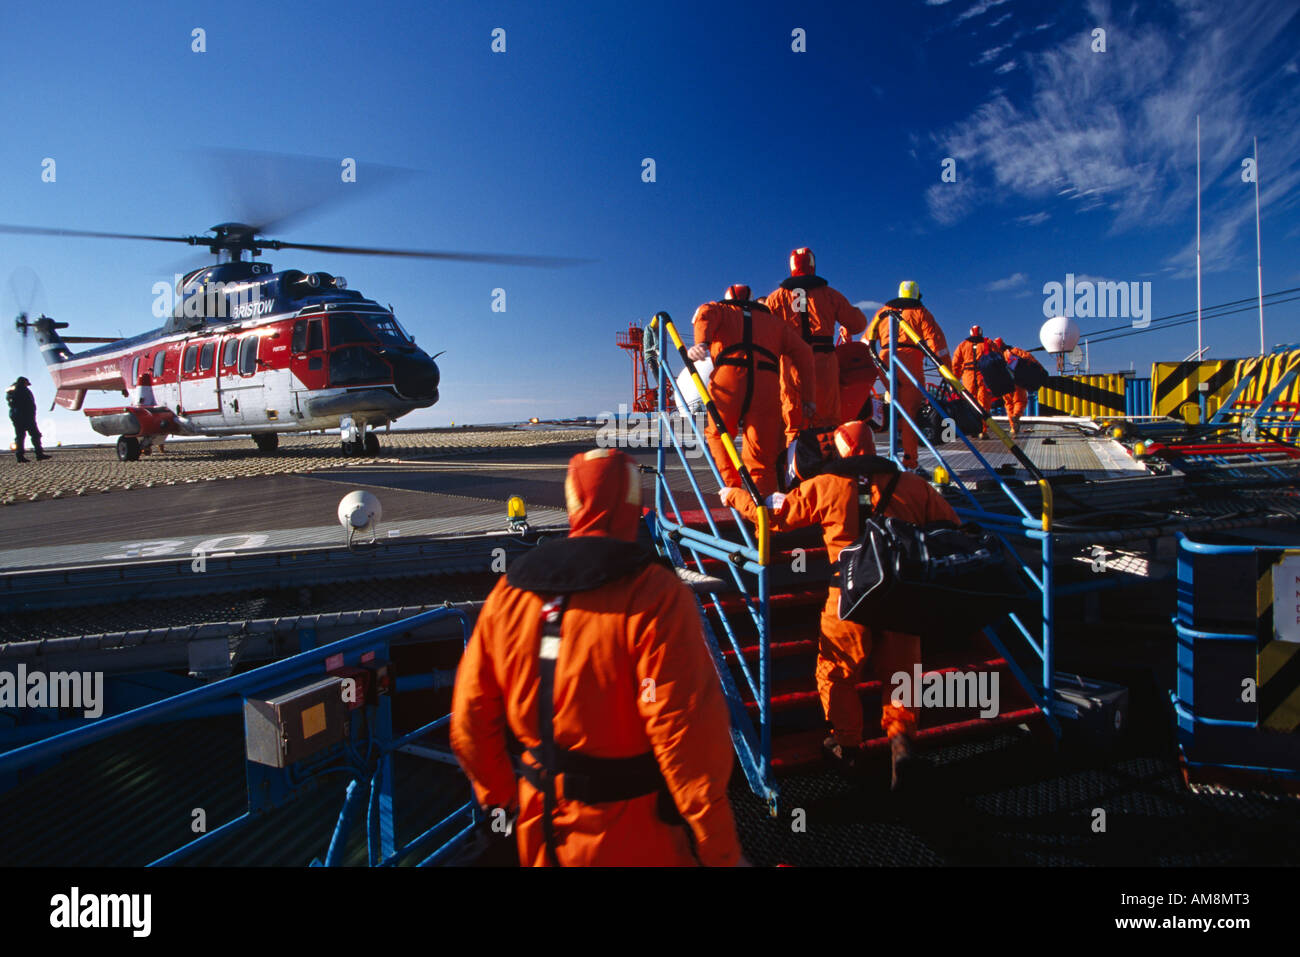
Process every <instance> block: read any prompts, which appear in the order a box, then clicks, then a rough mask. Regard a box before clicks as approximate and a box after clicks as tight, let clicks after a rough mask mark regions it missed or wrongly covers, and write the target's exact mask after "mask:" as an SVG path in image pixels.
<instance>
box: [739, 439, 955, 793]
mask: <svg viewBox="0 0 1300 957" xmlns="http://www.w3.org/2000/svg"><path fill="white" fill-rule="evenodd" d="M834 444H835V449H836V451H837V452H838V454H839V456H840V457H841V458H842V459H845V460H855V459H856V460H858V462H857V463H853V464H855V465H856V467H855V468H853V469H852V470H851V471H852V473H853V474H849V475H836V474H828V473H823V474H821V475H815V476H813V477H812V478H810V479H808V480H806V481H804V482H802V483H801V484H800V485H798V486H797V487H796V488H794V489H793V490H791V491H790V493H789V494H787V495H784V496H782V495H774V496H772V497H771V498H770V499H769V505H770V506H771V508H772V509H773V512H772V529H773V530H774V531H787V530H790V529H795V528H803V527H805V526H808V525H820V526H821V529H822V538H823V540H824V541H825V543H826V551H827V554H828V557H829V558H830V561H831V564H832V565H834V563H835V561H836V559H838V558H839V554H840V552H841V551H842V550H843V549H844V548H845V547H846V546H848V545H851V544H853V542H854V541H855V540H856V539H857V537H858V535H859V534H860V531H861V514H862V509H861V506H860V502H861V503H862V505H865V501H866V498H865V497H866V496H867V495H870V502H871V507H872V508H874V507H875V506H876V505H877V504H878V503H879V502H880V498H881V494H882V491H883V489H884V488H886V487H887V486H888V485H889V482H890V480H891V479H892V478H893V477H894V476H895V475H898V484H897V485H896V486H895V488H894V493H893V496H892V497H891V498H890V500H889V502H888V503H887V504H886V506H885V509H884V514H885V515H886V516H894V517H897V518H900V519H903V520H904V521H908V522H913V523H915V524H918V525H921V524H925V523H927V522H938V521H949V522H954V523H956V522H957V514H956V513H955V512H954V511H953V510H952V506H950V505H949V504H948V503H947V502H945V501H944V500H943V497H942V496H940V495H939V493H938V492H936V491H935V490H934V489H933V488H932V487H931V486H930V484H929V483H928V482H926V481H925V480H924V479H923V478H921V477H920V476H918V475H913V474H911V473H908V472H903V473H901V474H900V473H898V468H897V466H896V465H895V464H894V463H893V462H890V461H889V460H888V459H884V458H880V457H878V456H876V455H875V445H874V442H873V440H872V437H871V429H870V427H869V426H868V425H867V424H866V423H864V422H846V423H845V424H844V425H842V426H840V427H839V428H838V429H836V430H835V435H834ZM845 471H848V470H845ZM719 495H720V496H721V498H722V501H723V504H724V505H730V506H731V507H732V508H734V509H736V510H737V511H739V512H740V513H741V514H742V515H744V516H745V517H746V518H747V519H749V520H750V521H751V522H752V521H754V520H755V519H756V517H757V509H756V507H755V506H754V504H753V500H752V499H751V498H750V497H749V496H748V495H745V494H741V493H740V490H739V489H723V490H722V491H721V492H720V493H719ZM859 496H862V497H863V498H862V499H861V500H860V498H859ZM839 605H840V590H839V589H838V588H836V587H834V586H832V587H831V588H830V591H829V593H828V594H827V596H826V604H825V606H824V607H823V609H822V614H821V639H820V642H819V644H818V649H817V690H818V693H819V694H820V695H821V701H822V709H823V710H824V711H825V713H826V719H827V720H828V721H829V722H830V723H831V727H832V728H833V729H834V730H833V732H832V734H831V736H830V737H828V738H827V739H826V740H825V742H824V743H823V747H824V749H825V750H826V752H827V754H828V755H830V756H831V757H832V758H833V759H835V760H836V761H838V762H839V763H840V764H841V765H842V766H844V767H845V768H846V769H851V768H853V767H854V766H855V765H857V764H858V761H859V758H860V754H861V752H860V747H861V745H862V729H863V717H862V703H861V701H860V700H859V698H858V691H857V682H858V676H859V674H860V673H861V671H862V668H863V664H864V663H865V662H866V661H867V659H868V656H870V658H871V663H872V668H873V670H874V672H875V674H876V676H877V677H878V678H879V679H880V680H881V681H882V682H883V683H884V685H885V687H889V682H890V678H891V676H893V675H894V674H896V673H897V672H900V671H901V672H905V673H906V674H909V675H910V674H912V668H913V666H914V665H916V664H919V663H920V660H921V637H920V636H919V635H910V634H904V633H902V632H896V631H885V630H883V629H878V628H869V627H865V626H863V625H859V624H857V623H856V622H851V621H841V620H840V616H839ZM880 726H881V728H882V729H883V730H884V732H885V734H886V735H887V736H888V738H889V747H890V754H891V760H892V780H891V785H892V787H893V788H894V789H895V790H897V789H899V787H900V786H901V784H902V781H903V780H904V779H905V777H906V773H907V771H906V768H907V765H908V762H909V761H911V760H912V738H913V737H914V736H915V733H916V712H915V711H913V710H911V709H908V708H904V707H902V706H901V705H897V704H894V703H893V702H892V701H890V700H885V701H884V702H883V707H882V709H881V715H880Z"/></svg>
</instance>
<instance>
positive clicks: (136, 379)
mask: <svg viewBox="0 0 1300 957" xmlns="http://www.w3.org/2000/svg"><path fill="white" fill-rule="evenodd" d="M131 384H132V385H139V384H140V357H139V356H136V357H135V360H134V361H133V362H132V363H131Z"/></svg>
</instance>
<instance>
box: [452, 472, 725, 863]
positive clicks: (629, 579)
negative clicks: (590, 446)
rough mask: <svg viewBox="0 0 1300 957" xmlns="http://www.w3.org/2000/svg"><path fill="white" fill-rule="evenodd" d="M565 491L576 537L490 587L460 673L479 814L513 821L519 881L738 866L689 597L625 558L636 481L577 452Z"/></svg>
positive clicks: (455, 729) (455, 742)
mask: <svg viewBox="0 0 1300 957" xmlns="http://www.w3.org/2000/svg"><path fill="white" fill-rule="evenodd" d="M564 491H565V497H566V499H567V503H568V511H569V536H568V537H567V538H563V539H552V540H550V541H546V542H543V543H542V544H541V545H538V546H537V547H536V548H535V549H534V550H532V551H531V552H529V553H528V554H526V555H525V556H523V557H522V558H519V559H517V560H516V561H515V562H514V564H513V565H512V566H511V567H510V569H509V571H508V572H507V573H506V575H505V576H504V577H503V578H502V579H501V580H500V581H499V582H497V585H496V587H495V588H494V589H493V590H492V593H491V594H490V595H489V596H488V598H487V601H486V602H485V603H484V606H483V609H482V611H481V613H480V615H479V619H478V625H477V626H476V627H475V629H474V634H473V636H472V637H471V638H470V641H469V644H468V646H467V647H466V649H465V655H464V657H463V658H462V659H461V663H460V669H459V670H458V671H457V674H456V686H455V691H454V694H453V701H452V720H451V744H452V748H453V750H454V751H455V753H456V757H457V759H458V760H459V761H460V764H461V767H462V768H464V770H465V773H466V774H467V775H468V776H469V778H470V781H471V782H472V783H473V786H474V794H475V797H476V798H477V799H478V802H479V803H480V804H481V805H482V806H484V807H485V808H489V809H490V812H489V816H492V815H493V814H495V813H496V812H497V811H498V809H499V810H501V811H504V812H506V814H511V813H515V812H517V815H518V817H517V822H516V823H517V837H518V844H519V855H520V860H521V862H522V863H524V864H527V865H538V866H540V865H545V864H550V865H552V866H557V865H558V866H566V867H571V866H579V865H597V866H600V865H692V864H695V863H696V862H697V861H698V862H699V863H702V864H705V865H734V864H737V863H744V862H743V860H742V858H741V852H740V844H739V843H738V841H737V838H736V826H735V822H734V820H733V818H732V813H731V805H730V804H729V803H728V801H727V781H728V779H729V778H730V776H731V770H732V761H733V758H732V746H731V736H730V725H729V721H728V713H727V707H726V704H725V703H724V700H723V697H722V691H721V687H720V685H719V683H718V676H717V673H716V672H715V671H714V668H713V663H712V661H711V660H710V657H709V652H708V649H707V647H706V645H705V643H704V636H703V633H702V631H701V628H700V617H699V611H698V609H697V608H696V605H695V601H694V600H693V598H692V596H691V593H690V592H689V591H688V590H687V588H686V586H685V585H683V584H682V583H681V582H680V581H678V579H677V576H676V575H675V574H673V572H672V571H671V570H670V569H668V568H667V567H665V566H664V565H662V564H660V563H659V561H658V560H657V559H656V558H655V556H654V555H653V554H652V553H651V552H648V551H646V550H644V549H642V548H641V547H639V546H638V545H637V544H636V543H635V542H636V535H637V527H638V524H639V522H640V520H641V480H640V475H639V472H638V470H637V468H636V465H635V463H634V462H633V461H632V459H631V458H630V457H628V456H627V455H626V454H625V453H623V452H621V451H619V450H617V449H594V450H592V451H590V452H587V453H585V454H583V453H580V454H578V455H575V456H574V457H573V458H572V459H571V460H570V461H569V472H568V478H567V480H566V482H565V488H564ZM548 769H549V770H548ZM517 773H518V775H519V779H518V780H516V774H517ZM692 848H693V850H692Z"/></svg>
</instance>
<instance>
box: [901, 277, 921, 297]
mask: <svg viewBox="0 0 1300 957" xmlns="http://www.w3.org/2000/svg"><path fill="white" fill-rule="evenodd" d="M898 298H899V299H920V298H921V290H920V287H918V286H917V284H916V283H915V282H914V281H913V280H911V279H904V280H903V281H902V282H900V283H899V284H898Z"/></svg>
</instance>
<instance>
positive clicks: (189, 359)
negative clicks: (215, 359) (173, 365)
mask: <svg viewBox="0 0 1300 957" xmlns="http://www.w3.org/2000/svg"><path fill="white" fill-rule="evenodd" d="M198 361H199V347H198V346H190V347H189V348H188V349H186V350H185V364H184V365H183V366H181V368H182V369H184V370H185V371H186V372H193V371H194V368H195V366H197V365H198Z"/></svg>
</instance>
